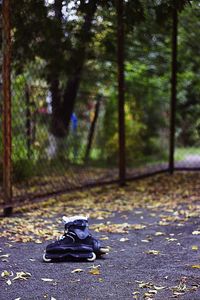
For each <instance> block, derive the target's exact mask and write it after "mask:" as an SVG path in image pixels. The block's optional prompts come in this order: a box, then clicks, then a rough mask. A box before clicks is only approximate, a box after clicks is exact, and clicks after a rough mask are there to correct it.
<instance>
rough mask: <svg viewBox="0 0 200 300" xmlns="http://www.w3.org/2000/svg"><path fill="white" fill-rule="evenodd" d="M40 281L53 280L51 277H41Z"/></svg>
mask: <svg viewBox="0 0 200 300" xmlns="http://www.w3.org/2000/svg"><path fill="white" fill-rule="evenodd" d="M41 280H42V281H46V282H51V281H53V279H51V278H41Z"/></svg>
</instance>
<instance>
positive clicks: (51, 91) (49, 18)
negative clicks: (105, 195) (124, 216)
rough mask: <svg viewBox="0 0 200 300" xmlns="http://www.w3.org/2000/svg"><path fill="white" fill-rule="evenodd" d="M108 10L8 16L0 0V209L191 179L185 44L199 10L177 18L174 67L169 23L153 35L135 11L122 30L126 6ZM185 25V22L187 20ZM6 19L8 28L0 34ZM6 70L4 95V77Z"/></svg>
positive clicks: (195, 108) (69, 8)
mask: <svg viewBox="0 0 200 300" xmlns="http://www.w3.org/2000/svg"><path fill="white" fill-rule="evenodd" d="M118 3H119V6H118V10H117V9H116V7H115V5H113V4H112V3H110V2H109V1H108V2H106V3H104V2H102V3H100V2H98V1H95V0H90V1H82V2H81V1H68V2H65V1H61V0H55V1H35V0H30V1H23V2H20V3H19V2H17V1H13V2H12V7H11V3H9V1H3V5H4V6H3V9H4V11H3V15H4V21H3V22H1V24H3V25H2V26H3V28H2V29H3V35H2V36H3V43H2V44H3V45H4V47H3V50H2V51H1V63H2V64H3V65H4V69H3V70H4V72H3V73H2V79H1V107H0V110H1V114H0V122H1V124H2V127H3V128H4V131H3V132H1V136H0V165H1V169H0V180H1V188H0V198H1V204H2V207H3V206H4V207H13V206H18V205H20V204H22V203H24V201H26V202H27V201H30V200H33V199H36V198H38V197H43V196H45V195H50V194H53V193H59V192H63V191H67V190H71V189H74V188H80V187H85V186H91V185H94V184H104V183H108V182H117V181H119V182H121V183H123V181H124V180H125V179H128V180H129V179H133V178H136V177H140V176H147V175H150V174H154V173H157V172H163V171H169V170H170V171H173V170H175V169H176V168H181V169H190V168H193V169H195V168H196V169H198V168H200V159H199V157H200V153H199V147H200V145H199V126H200V123H199V120H200V118H199V111H200V107H199V101H198V100H199V98H198V97H199V85H198V79H197V75H195V74H197V71H198V72H199V65H198V63H199V60H198V57H197V52H198V49H199V45H198V43H196V34H198V33H197V32H195V34H193V35H192V37H191V35H190V33H191V32H193V31H190V30H188V28H190V29H191V30H193V29H194V28H196V27H195V26H196V22H199V19H198V16H199V14H200V9H199V6H195V7H194V8H193V7H189V8H186V9H185V10H184V11H183V12H181V13H180V14H179V34H180V37H181V38H180V41H178V61H179V60H180V64H179V65H178V66H177V64H176V61H177V53H176V50H177V49H176V47H175V46H176V45H174V42H173V43H172V40H173V41H175V43H176V42H177V33H176V30H175V31H173V35H174V38H175V39H172V27H173V26H172V24H174V26H175V25H177V24H175V23H173V22H172V14H171V16H170V18H171V19H169V22H167V24H165V25H164V24H163V27H161V26H160V24H159V23H156V16H157V15H156V12H155V11H154V9H153V8H152V7H148V6H147V7H146V11H144V12H143V13H142V12H141V9H142V8H143V6H142V7H137V8H134V9H135V10H134V9H133V12H132V13H133V14H134V17H135V18H136V21H135V23H134V24H132V23H131V22H132V21H131V19H129V17H130V16H129V13H131V9H132V8H131V7H128V6H127V7H126V5H128V3H129V2H127V1H126V2H124V3H123V1H121V0H119V1H118ZM6 4H7V6H6ZM120 5H122V6H120ZM123 5H124V11H122V8H123ZM10 8H12V14H11V15H10V14H9V9H10ZM105 8H106V9H105ZM139 9H140V10H139ZM147 10H148V13H147ZM129 11H130V12H129ZM144 14H146V15H144ZM193 14H194V16H195V18H196V19H195V20H193V19H192V18H190V16H191V15H193ZM9 16H10V17H9ZM117 18H118V23H117V21H116V19H117ZM120 18H121V19H120ZM137 18H138V19H137ZM9 20H10V24H11V25H9V26H6V24H8V23H6V22H9ZM121 21H123V22H121ZM123 23H124V26H122V24H123ZM188 24H189V25H188ZM193 27H194V28H193ZM195 30H196V29H195ZM9 34H11V38H12V40H11V41H9V40H8V36H9ZM117 40H118V43H117ZM9 43H10V45H8V44H9ZM188 43H189V44H191V45H192V46H191V47H189V49H188V48H187V45H188ZM194 45H195V47H196V48H194ZM8 46H9V47H8ZM11 46H12V59H11V58H10V56H9V55H10V54H9V51H10V47H11ZM186 48H187V49H188V51H187V52H186V51H185V49H186ZM117 49H118V51H117ZM192 51H193V52H192ZM117 53H118V54H117ZM191 53H193V55H191ZM122 54H123V55H122ZM6 55H7V56H6ZM8 58H9V60H10V61H7V59H8ZM172 58H173V59H174V64H172V61H173V59H172ZM187 62H190V63H189V64H188V65H187V67H186V63H187ZM8 63H10V64H11V70H10V74H9V76H10V78H11V85H10V87H9V85H6V82H8V79H7V78H8V77H7V78H6V74H5V66H6V69H7V71H8V72H9V65H8ZM6 64H7V65H6ZM120 72H121V73H120ZM120 74H121V75H120ZM7 76H8V73H7ZM120 76H121V77H120ZM123 76H124V77H123ZM173 76H174V81H173V80H170V78H171V77H172V79H173ZM176 79H177V80H178V86H176ZM123 80H124V82H123ZM2 83H3V88H2ZM123 85H124V86H123ZM9 88H10V91H11V103H12V104H11V111H12V125H11V132H12V146H11V147H10V148H9V139H8V138H7V136H8V135H9V125H10V123H9V122H10V120H9V114H8V113H9V107H7V106H5V103H8V104H9V102H8V101H7V100H6V98H5V97H8V96H9V95H8V94H6V92H5V90H6V89H7V90H9ZM124 91H125V93H124ZM173 91H174V92H173ZM173 93H174V94H173ZM118 94H119V100H120V99H121V100H120V101H122V102H121V103H122V104H121V106H120V105H119V102H118ZM120 97H121V98H120ZM170 97H171V98H172V102H171V104H170ZM124 99H125V104H124V105H123V100H124ZM174 99H175V100H176V103H175V104H176V105H175V106H174V107H173V109H172V104H173V101H174ZM6 101H7V102H6ZM122 106H123V109H124V111H123V109H122ZM175 108H176V111H175ZM120 109H121V112H120ZM6 111H7V112H6ZM123 112H124V125H125V132H123V126H122V127H121V125H123V124H122V122H123ZM175 112H176V114H175ZM120 113H121V114H122V115H121V116H120ZM173 113H174V116H175V118H174V119H173V118H172V115H173ZM2 118H3V119H2ZM119 120H121V121H120V122H121V123H120V122H119ZM170 122H171V125H172V126H170ZM173 126H174V130H173ZM120 130H121V133H120V142H119V131H120ZM173 135H174V136H173ZM124 138H125V153H124V152H123V142H122V140H123V139H124ZM174 141H175V148H174V144H173V143H174ZM119 145H120V146H119ZM6 149H7V150H6ZM11 150H12V154H11V156H10V157H9V154H10V153H11V152H10V151H11ZM174 150H176V151H175V156H174ZM123 158H126V165H124V166H123V163H124V161H125V160H123ZM170 159H171V161H170ZM174 161H175V164H174ZM11 162H12V167H11V166H10V163H11ZM168 162H169V163H168ZM123 171H126V178H123V180H122V178H119V176H122V177H123V176H124V174H123ZM9 172H10V174H11V175H12V177H11V180H10V183H11V182H12V189H11V191H10V187H9V184H10V183H9ZM3 185H4V197H3V193H2V187H3ZM11 192H12V194H11ZM3 199H4V200H3ZM3 201H4V204H3Z"/></svg>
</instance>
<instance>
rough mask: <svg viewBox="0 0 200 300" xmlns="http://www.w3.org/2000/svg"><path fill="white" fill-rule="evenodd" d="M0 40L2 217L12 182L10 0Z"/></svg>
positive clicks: (9, 206)
mask: <svg viewBox="0 0 200 300" xmlns="http://www.w3.org/2000/svg"><path fill="white" fill-rule="evenodd" d="M2 25H3V26H2V27H3V29H2V35H3V36H2V39H3V69H2V81H3V82H2V83H3V117H2V121H3V126H2V127H3V196H4V203H5V208H4V215H5V216H8V215H10V214H11V213H12V180H11V173H12V171H11V169H12V168H11V149H12V140H11V26H10V0H3V2H2Z"/></svg>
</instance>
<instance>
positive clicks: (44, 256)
mask: <svg viewBox="0 0 200 300" xmlns="http://www.w3.org/2000/svg"><path fill="white" fill-rule="evenodd" d="M43 261H45V262H51V261H52V259H51V258H46V253H44V254H43Z"/></svg>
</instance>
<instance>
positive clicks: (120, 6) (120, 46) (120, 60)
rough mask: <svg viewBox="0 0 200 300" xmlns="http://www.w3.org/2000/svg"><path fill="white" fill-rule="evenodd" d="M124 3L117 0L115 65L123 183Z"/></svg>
mask: <svg viewBox="0 0 200 300" xmlns="http://www.w3.org/2000/svg"><path fill="white" fill-rule="evenodd" d="M123 16H124V3H123V0H117V65H118V115H119V118H118V124H119V182H120V185H125V180H126V160H125V155H126V153H125V111H124V103H125V97H124V20H123V19H124V18H123Z"/></svg>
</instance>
